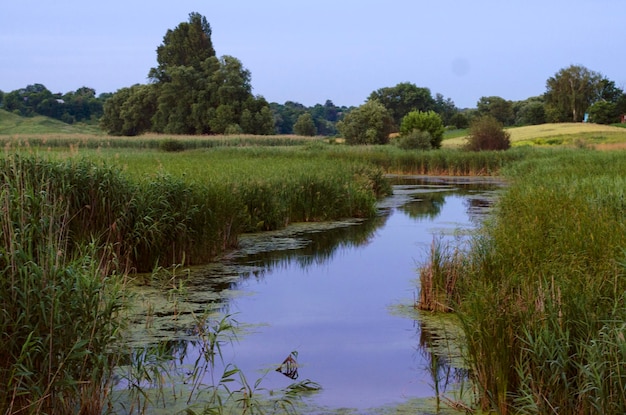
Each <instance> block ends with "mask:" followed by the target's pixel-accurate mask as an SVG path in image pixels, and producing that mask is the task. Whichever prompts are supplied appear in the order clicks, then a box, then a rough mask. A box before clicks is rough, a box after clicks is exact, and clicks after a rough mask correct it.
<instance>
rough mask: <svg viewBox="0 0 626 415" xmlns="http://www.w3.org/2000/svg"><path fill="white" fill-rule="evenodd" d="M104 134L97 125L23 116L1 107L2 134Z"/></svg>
mask: <svg viewBox="0 0 626 415" xmlns="http://www.w3.org/2000/svg"><path fill="white" fill-rule="evenodd" d="M16 134H45V135H49V134H102V132H101V130H100V129H99V128H98V126H97V125H88V124H83V123H80V124H66V123H64V122H61V121H58V120H55V119H53V118H49V117H44V116H41V115H38V116H35V117H22V116H19V115H15V114H12V113H10V112H7V111H5V110H2V109H0V135H16Z"/></svg>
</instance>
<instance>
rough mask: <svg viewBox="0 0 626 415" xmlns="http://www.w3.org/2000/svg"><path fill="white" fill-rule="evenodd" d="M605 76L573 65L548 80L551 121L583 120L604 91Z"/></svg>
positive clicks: (547, 94) (547, 89)
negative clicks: (588, 109) (586, 112)
mask: <svg viewBox="0 0 626 415" xmlns="http://www.w3.org/2000/svg"><path fill="white" fill-rule="evenodd" d="M603 79H604V78H603V77H602V75H600V74H599V73H598V72H594V71H591V70H589V69H587V68H585V67H584V66H580V65H571V66H569V67H567V68H563V69H561V70H560V71H558V72H557V73H556V74H555V75H554V76H553V77H550V78H549V79H548V80H547V81H546V93H545V100H546V104H547V106H548V113H549V115H550V118H551V119H550V121H567V118H565V117H566V115H567V117H568V118H569V120H570V121H573V122H577V121H582V119H583V115H584V113H585V111H586V110H587V108H589V106H590V105H591V104H593V103H594V102H595V101H597V100H598V98H599V96H600V95H601V93H602V88H603V86H604V85H603V83H602V81H603Z"/></svg>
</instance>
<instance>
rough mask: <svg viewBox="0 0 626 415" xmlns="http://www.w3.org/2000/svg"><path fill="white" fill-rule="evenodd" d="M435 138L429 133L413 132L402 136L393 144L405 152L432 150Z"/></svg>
mask: <svg viewBox="0 0 626 415" xmlns="http://www.w3.org/2000/svg"><path fill="white" fill-rule="evenodd" d="M432 140H433V137H432V136H431V135H430V133H429V132H428V131H420V130H417V129H416V130H413V131H411V132H410V133H407V134H403V135H400V136H399V137H397V138H395V139H394V141H393V143H394V144H395V145H396V146H398V147H399V148H401V149H403V150H431V149H432V148H433V146H432Z"/></svg>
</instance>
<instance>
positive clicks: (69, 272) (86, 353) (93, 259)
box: [0, 157, 124, 414]
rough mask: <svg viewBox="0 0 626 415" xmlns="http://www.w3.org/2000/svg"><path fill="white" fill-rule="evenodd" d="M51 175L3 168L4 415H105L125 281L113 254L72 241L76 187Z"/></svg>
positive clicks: (29, 166) (0, 398)
mask: <svg viewBox="0 0 626 415" xmlns="http://www.w3.org/2000/svg"><path fill="white" fill-rule="evenodd" d="M47 167H48V166H46V165H45V164H44V165H38V164H37V163H32V160H30V159H22V158H19V157H15V158H11V159H6V160H2V169H1V172H0V187H1V188H2V192H0V206H2V209H0V212H1V214H2V222H1V223H2V226H1V227H0V270H1V271H0V309H1V310H2V318H1V319H0V341H1V344H2V347H3V352H2V354H1V356H2V357H0V411H1V412H2V413H7V414H9V413H10V414H13V413H27V414H30V413H32V414H35V413H49V414H65V413H75V412H80V413H101V412H102V410H103V409H104V408H103V406H104V400H105V397H106V394H107V388H108V387H109V386H110V382H111V377H112V368H113V365H114V364H115V361H114V356H112V355H111V354H110V349H109V347H110V345H111V342H112V340H113V339H114V338H116V337H118V336H119V335H120V329H122V328H123V324H122V320H120V319H119V318H118V312H119V311H120V309H121V307H122V306H123V305H124V302H123V295H122V291H121V290H122V285H121V283H122V278H121V276H120V275H117V274H115V273H111V268H110V264H112V262H110V261H109V260H108V258H107V254H108V253H110V252H108V251H107V249H106V248H105V249H104V251H101V249H99V247H97V246H95V245H93V244H80V243H79V242H78V241H74V240H72V239H73V232H72V231H73V227H72V226H71V223H70V222H71V221H72V220H73V216H72V214H73V213H74V212H72V208H71V206H70V204H71V201H70V200H68V199H66V198H65V197H64V195H66V192H68V191H69V190H70V188H71V186H72V184H71V183H70V180H60V181H59V180H57V177H55V174H56V172H55V171H54V169H49V168H47ZM66 179H68V178H67V177H66ZM85 242H89V241H85ZM99 251H100V252H101V253H100V254H99V253H98V252H99Z"/></svg>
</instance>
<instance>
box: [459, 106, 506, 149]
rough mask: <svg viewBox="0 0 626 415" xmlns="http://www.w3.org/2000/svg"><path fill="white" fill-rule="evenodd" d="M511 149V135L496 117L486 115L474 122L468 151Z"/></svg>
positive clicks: (468, 142)
mask: <svg viewBox="0 0 626 415" xmlns="http://www.w3.org/2000/svg"><path fill="white" fill-rule="evenodd" d="M510 147H511V135H510V134H509V133H508V132H506V131H504V128H503V126H502V123H500V122H499V121H498V120H496V119H495V118H494V117H492V116H490V115H485V116H482V117H479V118H476V119H475V120H474V121H472V124H471V125H470V132H469V135H468V137H467V145H466V147H465V148H466V149H467V150H469V151H481V150H507V149H508V148H510Z"/></svg>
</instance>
